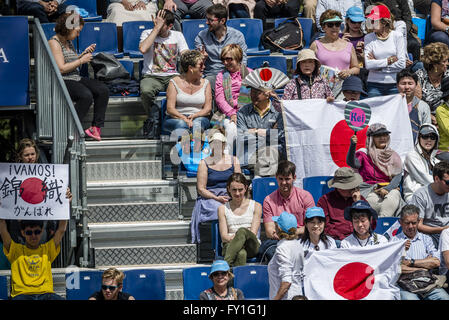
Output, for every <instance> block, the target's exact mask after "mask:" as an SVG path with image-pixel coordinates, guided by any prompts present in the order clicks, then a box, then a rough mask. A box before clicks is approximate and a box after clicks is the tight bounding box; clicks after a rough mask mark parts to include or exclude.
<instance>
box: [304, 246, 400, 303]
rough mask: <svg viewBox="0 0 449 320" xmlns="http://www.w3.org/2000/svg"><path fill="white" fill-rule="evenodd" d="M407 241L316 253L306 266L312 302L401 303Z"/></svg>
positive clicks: (306, 293)
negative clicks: (397, 282)
mask: <svg viewBox="0 0 449 320" xmlns="http://www.w3.org/2000/svg"><path fill="white" fill-rule="evenodd" d="M404 246H405V241H397V242H396V241H395V242H389V243H385V244H379V245H373V246H368V247H359V248H347V249H342V248H339V249H329V250H323V251H316V252H314V253H313V255H312V256H311V257H310V258H309V259H307V260H306V263H305V266H304V274H305V278H304V289H305V295H306V297H307V298H308V299H310V300H362V299H363V300H400V294H399V287H397V286H395V284H396V281H397V279H398V278H399V275H400V272H401V267H400V261H401V256H402V252H403V250H404Z"/></svg>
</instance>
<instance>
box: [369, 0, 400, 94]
mask: <svg viewBox="0 0 449 320" xmlns="http://www.w3.org/2000/svg"><path fill="white" fill-rule="evenodd" d="M366 18H367V23H366V25H367V28H368V29H370V30H371V32H370V33H368V34H367V35H366V36H365V67H366V69H368V70H369V74H368V80H367V93H368V98H371V97H378V96H386V95H391V94H397V93H398V88H397V86H396V74H397V73H398V72H400V71H401V70H402V69H404V68H405V67H406V60H407V50H406V46H405V42H404V41H405V39H404V36H403V34H402V33H401V32H399V31H396V30H394V25H393V18H392V16H391V13H390V10H389V9H388V8H387V7H386V6H384V5H378V6H375V7H373V8H372V10H371V13H370V14H369V15H368V16H367V17H366Z"/></svg>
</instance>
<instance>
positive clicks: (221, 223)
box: [218, 206, 234, 242]
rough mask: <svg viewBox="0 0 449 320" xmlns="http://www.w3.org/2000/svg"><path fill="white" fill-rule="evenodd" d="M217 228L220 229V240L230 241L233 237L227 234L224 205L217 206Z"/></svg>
mask: <svg viewBox="0 0 449 320" xmlns="http://www.w3.org/2000/svg"><path fill="white" fill-rule="evenodd" d="M218 230H219V231H220V236H221V240H222V241H223V242H230V241H231V240H232V239H233V238H234V237H233V236H229V232H228V231H229V230H228V223H227V222H226V215H225V206H220V207H218Z"/></svg>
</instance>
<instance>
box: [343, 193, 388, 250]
mask: <svg viewBox="0 0 449 320" xmlns="http://www.w3.org/2000/svg"><path fill="white" fill-rule="evenodd" d="M344 215H345V219H346V220H348V221H351V222H352V227H353V229H354V232H353V233H352V234H351V235H350V236H348V237H346V238H345V239H343V241H342V242H341V248H351V247H366V246H371V245H376V244H380V243H387V242H388V240H387V238H385V237H384V236H382V235H380V234H377V233H374V231H373V230H372V229H371V222H372V221H373V220H377V212H376V210H374V209H373V208H371V206H370V205H369V203H368V202H367V201H363V200H359V201H356V202H354V203H353V204H352V206H350V207H347V208H346V209H345V213H344Z"/></svg>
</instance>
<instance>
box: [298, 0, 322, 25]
mask: <svg viewBox="0 0 449 320" xmlns="http://www.w3.org/2000/svg"><path fill="white" fill-rule="evenodd" d="M317 4H318V0H303V2H302V5H303V8H302V16H303V17H304V18H309V19H312V20H313V25H314V29H315V28H316V25H315V24H316V21H315V20H316V19H315V12H316V6H317Z"/></svg>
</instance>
